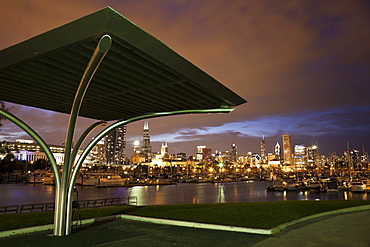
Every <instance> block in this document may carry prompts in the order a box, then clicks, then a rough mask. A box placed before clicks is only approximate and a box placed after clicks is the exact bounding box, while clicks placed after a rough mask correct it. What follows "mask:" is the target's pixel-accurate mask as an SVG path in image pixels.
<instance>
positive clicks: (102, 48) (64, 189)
mask: <svg viewBox="0 0 370 247" xmlns="http://www.w3.org/2000/svg"><path fill="white" fill-rule="evenodd" d="M111 44H112V40H111V37H110V36H109V35H104V36H103V37H102V38H101V39H100V41H99V43H98V45H97V47H96V49H95V51H94V53H93V55H92V56H91V59H90V61H89V64H88V65H87V67H86V69H85V72H84V74H83V76H82V78H81V81H80V84H79V87H78V89H77V92H76V95H75V99H74V101H73V105H72V109H71V114H70V117H69V124H68V129H67V137H66V140H65V156H64V164H63V172H62V179H61V184H60V188H61V189H60V190H59V193H58V194H56V195H55V201H56V202H58V203H56V204H57V205H58V207H59V208H58V209H57V210H58V215H57V218H56V219H55V221H56V222H58V226H57V227H56V228H55V229H54V235H55V236H64V235H69V234H70V232H71V230H70V229H67V227H66V226H67V225H70V223H69V222H68V223H67V222H66V220H67V218H69V217H67V208H69V207H71V206H72V205H71V204H67V199H68V191H69V189H70V187H69V186H70V179H71V171H72V167H73V162H74V160H73V159H72V148H73V147H72V143H73V137H74V133H75V128H76V122H77V117H78V114H79V112H80V108H81V105H82V101H83V98H84V96H85V93H86V91H87V88H88V87H89V84H90V82H91V80H92V77H93V76H94V74H95V72H96V70H97V68H98V67H99V65H100V63H101V62H102V60H103V58H104V57H105V55H106V54H107V52H108V50H109V49H110V46H111Z"/></svg>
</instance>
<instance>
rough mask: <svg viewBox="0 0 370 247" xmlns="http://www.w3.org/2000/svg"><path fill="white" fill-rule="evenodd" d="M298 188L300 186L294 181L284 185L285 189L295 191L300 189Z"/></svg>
mask: <svg viewBox="0 0 370 247" xmlns="http://www.w3.org/2000/svg"><path fill="white" fill-rule="evenodd" d="M300 189H301V186H300V185H298V184H297V183H295V182H288V183H287V184H286V185H285V190H287V191H297V190H300Z"/></svg>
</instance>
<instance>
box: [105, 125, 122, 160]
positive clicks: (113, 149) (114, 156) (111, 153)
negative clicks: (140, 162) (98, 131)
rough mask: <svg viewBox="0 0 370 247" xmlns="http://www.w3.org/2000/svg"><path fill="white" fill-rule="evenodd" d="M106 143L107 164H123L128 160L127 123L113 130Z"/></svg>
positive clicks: (107, 136)
mask: <svg viewBox="0 0 370 247" xmlns="http://www.w3.org/2000/svg"><path fill="white" fill-rule="evenodd" d="M104 143H105V158H106V162H107V164H123V163H124V162H125V160H126V125H123V126H121V127H118V128H116V129H114V130H112V131H111V132H110V133H109V134H108V135H106V137H105V141H104Z"/></svg>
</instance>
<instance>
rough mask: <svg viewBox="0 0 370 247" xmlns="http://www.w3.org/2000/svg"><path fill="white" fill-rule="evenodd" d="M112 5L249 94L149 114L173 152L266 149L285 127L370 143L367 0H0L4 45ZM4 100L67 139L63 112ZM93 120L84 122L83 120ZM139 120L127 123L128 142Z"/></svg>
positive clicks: (342, 144) (51, 139)
mask: <svg viewBox="0 0 370 247" xmlns="http://www.w3.org/2000/svg"><path fill="white" fill-rule="evenodd" d="M333 2H335V3H333ZM106 5H110V6H111V7H112V8H114V9H116V10H117V11H119V12H120V13H122V14H123V15H125V16H126V17H127V18H128V19H130V20H131V21H133V22H134V23H136V24H137V25H138V26H140V27H142V28H143V29H144V30H145V31H147V32H149V33H150V34H152V35H154V36H155V37H157V38H158V39H160V40H161V41H163V42H164V43H165V44H167V45H168V46H169V47H171V48H172V49H173V50H175V51H176V52H178V53H179V54H180V55H182V56H184V57H185V58H186V59H188V60H189V61H191V62H192V63H194V64H195V65H196V66H198V67H200V68H201V69H202V70H204V71H205V72H206V73H208V74H209V75H211V76H213V77H214V78H215V79H217V80H219V81H220V82H221V83H223V84H224V85H225V86H227V87H229V88H230V89H232V90H233V91H234V92H236V93H237V94H239V95H240V96H241V97H243V98H245V99H246V100H248V103H247V104H244V105H242V106H240V107H238V108H237V109H236V110H235V111H234V112H232V113H230V114H217V115H208V114H206V115H188V116H173V117H164V118H158V119H151V120H150V126H151V129H150V136H151V145H152V146H153V150H160V145H161V143H162V142H166V143H168V148H169V152H170V153H177V152H186V153H189V154H190V153H194V150H195V149H196V146H197V145H206V146H209V147H211V148H212V149H213V150H216V149H217V150H229V149H230V145H231V144H233V143H235V144H236V145H237V146H238V150H246V151H247V150H248V151H252V152H259V147H260V140H261V137H262V136H265V141H266V150H267V152H272V148H273V146H274V145H275V144H276V142H277V141H279V142H280V143H281V136H282V135H283V134H285V133H288V134H289V135H291V137H292V145H295V144H307V145H309V144H310V143H311V142H312V141H314V140H318V142H319V148H320V149H319V150H320V153H322V154H325V155H326V156H328V154H329V153H330V152H337V153H341V152H343V151H345V150H347V142H349V145H350V149H358V150H360V151H362V145H364V146H365V150H367V151H369V147H370V138H369V137H370V128H369V125H370V124H369V122H370V121H369V120H370V117H369V116H370V114H369V113H370V97H369V96H368V94H369V78H370V70H369V69H368V68H369V57H370V47H369V46H368V44H369V41H370V40H369V37H370V35H369V33H370V31H369V27H368V23H369V15H368V12H369V8H370V6H369V4H368V2H367V1H351V2H345V1H332V2H323V1H309V2H306V1H284V2H279V3H274V2H271V1H258V2H256V1H228V0H227V1H221V0H214V1H161V2H154V1H140V2H138V1H99V0H97V1H93V2H92V1H87V0H81V1H71V0H66V1H63V2H61V3H59V2H51V1H41V0H40V1H34V2H27V1H21V0H15V1H3V2H2V3H0V13H1V15H0V18H1V22H0V30H1V31H2V33H3V38H2V40H1V41H0V49H4V48H7V47H9V46H11V45H14V44H16V43H19V42H21V41H23V40H25V39H28V38H31V37H33V36H35V35H38V34H40V33H42V32H45V31H48V30H50V29H52V28H55V27H57V26H60V25H63V24H65V23H67V22H69V21H72V20H74V19H76V18H79V17H82V16H84V15H86V14H89V13H91V12H94V11H96V10H98V9H101V8H103V7H104V6H106ZM35 90H36V89H35ZM0 100H1V99H0ZM133 104H134V102H133ZM7 106H8V107H11V108H12V109H11V112H12V113H13V114H14V115H16V116H18V117H20V118H21V119H23V120H25V121H26V122H27V123H28V124H29V125H30V126H31V127H33V128H34V129H36V130H37V131H38V132H39V133H40V135H41V136H42V137H43V138H44V139H45V140H46V142H47V143H50V144H61V143H62V142H63V141H64V139H65V129H66V127H67V124H68V116H67V115H66V114H59V113H52V112H50V111H42V110H38V109H33V108H29V107H25V106H19V105H13V104H7ZM41 119H42V121H40V120H41ZM92 122H93V121H92V120H89V119H85V118H81V119H79V122H78V124H79V127H80V129H84V128H83V127H81V126H84V127H85V126H88V125H90V123H92ZM3 124H4V126H3V127H2V129H1V131H0V139H1V140H3V139H5V140H8V141H11V140H15V139H28V136H27V135H26V134H25V133H24V132H23V131H21V130H20V129H19V128H17V127H15V126H14V125H13V124H11V123H10V122H9V121H4V122H3ZM142 126H143V121H139V122H137V123H133V124H129V125H128V126H127V150H133V141H134V140H136V139H140V138H141V136H142ZM77 133H78V134H79V133H81V131H79V132H77ZM128 154H130V151H129V152H128Z"/></svg>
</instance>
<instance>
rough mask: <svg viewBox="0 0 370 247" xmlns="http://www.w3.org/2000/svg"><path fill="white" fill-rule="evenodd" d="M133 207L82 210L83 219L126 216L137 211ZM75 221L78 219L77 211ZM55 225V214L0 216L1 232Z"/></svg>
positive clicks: (74, 215) (39, 213) (38, 213)
mask: <svg viewBox="0 0 370 247" xmlns="http://www.w3.org/2000/svg"><path fill="white" fill-rule="evenodd" d="M135 208H136V207H133V206H120V207H104V208H89V209H82V210H80V216H81V219H82V220H84V219H91V218H98V217H104V216H109V215H117V214H125V213H128V212H130V210H133V209H135ZM73 219H74V220H76V219H77V214H76V211H75V212H74V213H73ZM53 223H54V212H52V211H49V212H34V213H18V214H0V231H6V230H13V229H20V228H26V227H31V226H41V225H48V224H53Z"/></svg>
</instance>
